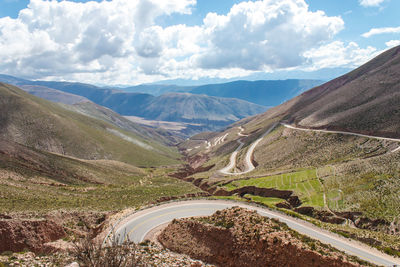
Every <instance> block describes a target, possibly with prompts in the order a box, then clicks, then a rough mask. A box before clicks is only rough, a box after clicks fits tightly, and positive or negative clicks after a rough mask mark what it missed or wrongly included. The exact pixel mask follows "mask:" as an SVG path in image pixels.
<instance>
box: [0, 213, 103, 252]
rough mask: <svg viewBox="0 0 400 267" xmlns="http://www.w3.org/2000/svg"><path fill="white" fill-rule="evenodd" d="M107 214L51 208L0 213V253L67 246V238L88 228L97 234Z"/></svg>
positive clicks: (45, 250) (85, 231) (82, 234)
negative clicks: (51, 210) (41, 210)
mask: <svg viewBox="0 0 400 267" xmlns="http://www.w3.org/2000/svg"><path fill="white" fill-rule="evenodd" d="M107 217H108V214H106V213H100V212H62V211H57V212H51V213H48V214H45V215H37V214H13V215H5V214H0V253H1V252H4V251H12V252H21V251H24V250H29V251H32V252H35V253H53V252H55V251H63V250H68V249H70V248H71V247H72V243H71V240H74V239H75V238H79V237H83V236H85V235H86V234H87V233H88V232H89V231H90V232H91V234H92V235H93V237H95V236H97V235H98V234H99V233H100V232H101V231H102V230H103V227H104V225H105V221H106V219H107Z"/></svg>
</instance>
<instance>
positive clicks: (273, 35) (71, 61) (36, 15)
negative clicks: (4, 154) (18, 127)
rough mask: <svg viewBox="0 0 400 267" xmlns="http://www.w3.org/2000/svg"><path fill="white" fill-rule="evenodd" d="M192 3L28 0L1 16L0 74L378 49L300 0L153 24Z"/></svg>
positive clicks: (329, 58) (272, 62)
mask: <svg viewBox="0 0 400 267" xmlns="http://www.w3.org/2000/svg"><path fill="white" fill-rule="evenodd" d="M195 4H196V0H169V1H165V0H112V1H102V2H94V1H89V2H86V3H76V2H71V1H46V0H31V1H30V3H29V5H28V7H27V8H26V9H24V10H22V11H21V12H20V13H19V16H18V18H16V19H12V18H9V17H4V18H0V73H8V74H11V75H16V76H23V77H27V78H36V79H43V78H47V79H59V80H60V79H65V80H78V81H85V82H95V83H99V82H101V83H119V84H121V83H137V82H152V81H156V80H161V79H165V78H186V79H187V78H192V79H197V78H200V77H220V78H232V77H240V76H245V75H249V74H251V73H252V72H254V71H259V70H263V71H273V70H276V69H287V68H300V69H301V68H322V67H324V66H340V64H344V65H346V66H347V65H351V64H357V62H362V61H363V60H364V59H365V58H368V57H370V56H371V55H372V54H374V53H375V52H374V51H373V49H372V48H371V47H368V48H365V49H362V48H360V47H358V45H357V44H355V43H350V44H344V43H340V42H335V40H334V37H335V35H336V34H337V33H338V32H339V31H341V30H342V29H343V28H344V22H343V20H342V19H341V17H335V16H328V15H327V14H325V13H324V12H323V11H311V10H310V9H309V8H308V5H307V4H306V2H305V1H304V0H263V1H254V2H251V1H249V2H242V3H240V4H237V5H234V6H233V7H232V8H231V9H230V11H229V12H228V13H227V14H222V15H221V14H216V13H209V14H207V16H206V17H205V18H204V20H203V23H202V24H201V25H195V26H187V25H183V24H181V25H171V26H168V27H162V26H160V25H157V23H156V22H157V18H158V17H160V16H165V15H171V14H173V13H180V14H190V13H191V9H192V8H193V7H194V6H195ZM337 53H339V54H337Z"/></svg>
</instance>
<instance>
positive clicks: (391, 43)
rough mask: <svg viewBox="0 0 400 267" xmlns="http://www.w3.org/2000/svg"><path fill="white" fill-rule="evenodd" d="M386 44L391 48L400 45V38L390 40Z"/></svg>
mask: <svg viewBox="0 0 400 267" xmlns="http://www.w3.org/2000/svg"><path fill="white" fill-rule="evenodd" d="M385 44H386V46H387V47H389V48H391V47H395V46H398V45H400V40H390V41H388V42H386V43H385Z"/></svg>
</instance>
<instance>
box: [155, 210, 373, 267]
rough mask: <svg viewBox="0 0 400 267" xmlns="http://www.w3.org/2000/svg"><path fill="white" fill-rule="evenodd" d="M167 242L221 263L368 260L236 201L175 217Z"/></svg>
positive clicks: (163, 238) (163, 235) (301, 263)
mask: <svg viewBox="0 0 400 267" xmlns="http://www.w3.org/2000/svg"><path fill="white" fill-rule="evenodd" d="M158 239H159V241H160V242H161V244H162V245H164V246H165V247H167V248H169V249H171V250H172V251H176V252H179V253H184V254H187V255H189V256H191V257H192V258H196V259H200V260H203V261H205V262H208V263H213V264H217V265H219V266H253V267H255V266H297V267H301V266H307V267H308V266H359V265H360V264H362V265H363V264H366V263H364V262H362V261H359V260H358V259H356V258H351V257H349V256H346V255H344V254H343V253H341V252H338V251H335V250H334V249H332V248H331V247H329V246H326V245H323V244H322V243H320V242H318V241H315V240H312V239H310V238H308V237H305V236H302V235H300V234H298V233H297V232H295V231H293V230H290V229H289V228H288V227H287V226H286V225H285V224H282V223H279V222H278V221H275V220H270V219H268V218H265V217H262V216H260V215H258V214H257V213H256V212H251V211H248V210H245V209H241V208H238V207H234V208H231V209H226V210H223V211H219V212H216V213H215V214H213V215H212V216H210V217H201V218H191V219H181V220H174V221H173V222H172V223H170V224H169V225H168V226H167V228H165V229H164V230H163V232H162V233H161V234H160V236H159V238H158Z"/></svg>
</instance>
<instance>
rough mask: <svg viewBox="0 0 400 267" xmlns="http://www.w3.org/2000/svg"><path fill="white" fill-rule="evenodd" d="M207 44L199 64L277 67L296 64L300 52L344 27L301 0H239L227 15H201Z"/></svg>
mask: <svg viewBox="0 0 400 267" xmlns="http://www.w3.org/2000/svg"><path fill="white" fill-rule="evenodd" d="M204 27H205V33H206V35H207V40H209V47H208V49H207V50H206V51H205V52H204V53H203V54H201V55H199V56H198V58H197V62H198V64H199V66H201V67H202V68H217V69H218V68H235V67H238V68H243V69H247V70H265V69H279V68H288V67H294V66H299V65H301V64H302V63H303V62H304V57H303V56H302V54H303V53H304V52H305V51H306V50H308V49H309V48H312V47H316V46H318V45H320V44H321V43H322V42H324V41H327V40H330V39H331V38H332V37H333V36H334V35H335V34H336V33H338V32H339V31H340V30H342V29H343V27H344V22H343V20H342V19H341V18H340V17H329V16H327V15H326V14H325V13H324V12H322V11H316V12H312V11H310V10H309V9H308V6H307V4H306V3H305V2H304V1H303V0H279V1H278V0H269V1H257V2H242V3H240V4H238V5H234V6H233V7H232V9H231V10H230V12H229V13H228V14H227V15H217V14H215V13H210V14H208V15H207V16H206V18H205V19H204Z"/></svg>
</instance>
